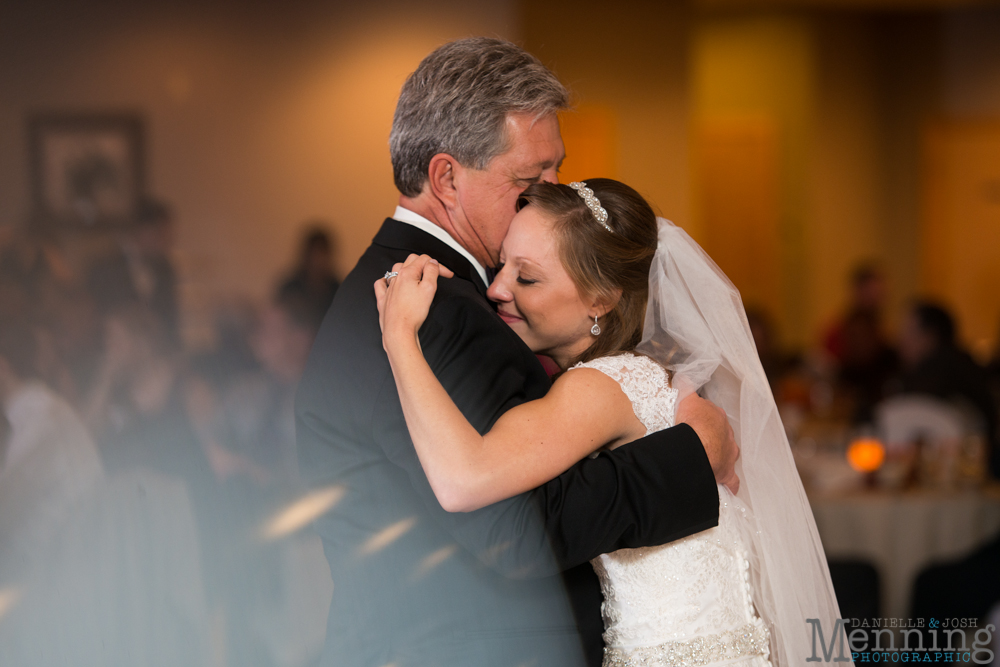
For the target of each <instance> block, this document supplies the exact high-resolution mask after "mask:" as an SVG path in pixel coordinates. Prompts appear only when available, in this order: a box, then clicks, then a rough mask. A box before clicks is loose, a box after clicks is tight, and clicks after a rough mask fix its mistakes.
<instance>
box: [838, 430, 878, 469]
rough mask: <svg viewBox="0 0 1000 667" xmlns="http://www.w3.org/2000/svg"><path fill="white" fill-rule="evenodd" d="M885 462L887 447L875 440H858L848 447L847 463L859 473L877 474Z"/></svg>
mask: <svg viewBox="0 0 1000 667" xmlns="http://www.w3.org/2000/svg"><path fill="white" fill-rule="evenodd" d="M883 461H885V447H883V446H882V443H881V442H879V441H878V440H876V439H874V438H858V439H857V440H855V441H853V442H852V443H851V444H850V445H849V446H848V447H847V462H848V463H849V464H850V465H851V467H852V468H854V469H855V470H857V471H858V472H875V471H876V470H878V469H879V468H880V467H881V466H882V462H883Z"/></svg>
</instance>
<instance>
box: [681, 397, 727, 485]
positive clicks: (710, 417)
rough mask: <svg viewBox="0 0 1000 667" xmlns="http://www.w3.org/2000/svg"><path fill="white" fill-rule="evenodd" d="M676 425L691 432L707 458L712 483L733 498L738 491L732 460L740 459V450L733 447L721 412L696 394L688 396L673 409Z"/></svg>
mask: <svg viewBox="0 0 1000 667" xmlns="http://www.w3.org/2000/svg"><path fill="white" fill-rule="evenodd" d="M677 423H678V424H687V425H688V426H690V427H691V428H693V429H694V432H695V433H697V434H698V437H699V438H701V444H702V446H703V447H704V448H705V453H706V454H708V461H709V463H711V464H712V472H714V473H715V481H717V482H718V483H719V484H722V485H724V486H726V487H727V488H728V489H729V490H730V491H732V492H733V495H736V492H737V491H739V490H740V478H739V477H737V476H736V467H735V466H736V459H738V458H739V457H740V447H739V445H737V444H736V438H735V436H734V435H733V427H732V426H730V425H729V420H728V419H726V413H725V412H723V411H722V408H720V407H718V406H716V405H715V404H714V403H712V402H711V401H706V400H705V399H704V398H702V397H700V396H698V395H697V394H691V395H690V396H688V397H687V398H685V399H684V400H683V401H681V404H680V405H678V406H677Z"/></svg>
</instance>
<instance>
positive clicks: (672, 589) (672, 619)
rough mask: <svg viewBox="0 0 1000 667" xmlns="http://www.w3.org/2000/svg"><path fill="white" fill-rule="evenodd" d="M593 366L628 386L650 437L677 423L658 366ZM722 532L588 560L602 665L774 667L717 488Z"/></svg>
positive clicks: (633, 361)
mask: <svg viewBox="0 0 1000 667" xmlns="http://www.w3.org/2000/svg"><path fill="white" fill-rule="evenodd" d="M580 367H585V368H593V369H595V370H599V371H601V372H602V373H605V374H606V375H608V376H609V377H611V378H612V379H614V380H615V381H617V382H618V383H619V385H621V388H622V391H624V392H625V395H626V396H628V398H629V400H630V401H631V402H632V409H633V410H634V411H635V415H636V417H638V419H639V421H641V422H642V424H643V425H644V426H645V427H646V433H647V435H648V434H649V433H653V432H655V431H659V430H662V429H664V428H667V427H669V426H672V425H673V424H674V418H675V415H676V411H677V390H676V389H673V388H671V387H670V384H669V380H668V377H667V373H666V371H665V370H664V369H663V367H662V366H660V365H659V364H657V363H656V362H655V361H653V360H652V359H649V358H648V357H644V356H641V355H633V354H622V355H617V356H614V357H602V358H600V359H594V360H593V361H589V362H586V363H582V364H577V365H576V366H574V368H580ZM719 498H720V507H719V525H718V526H716V527H715V528H711V529H709V530H705V531H702V532H700V533H697V534H695V535H691V536H689V537H686V538H684V539H681V540H677V541H676V542H671V543H670V544H665V545H662V546H659V547H649V548H641V549H621V550H619V551H615V552H613V553H610V554H603V555H601V556H598V557H597V558H595V559H594V560H592V561H591V564H592V565H593V566H594V570H595V571H596V573H597V576H598V578H599V579H600V582H601V591H602V592H603V594H604V604H603V605H602V606H601V612H602V614H603V616H604V629H605V631H604V645H605V647H606V648H605V655H604V667H639V666H642V667H660V666H662V667H666V666H668V665H669V666H683V667H701V666H702V665H711V664H715V663H722V662H726V663H728V664H740V665H753V666H754V667H769V666H770V663H769V662H768V660H767V656H768V643H769V633H768V631H767V628H766V627H765V626H764V623H763V622H762V621H761V620H760V618H759V617H758V616H757V614H756V612H755V611H754V607H753V602H752V599H751V596H750V581H749V562H748V560H747V548H746V546H745V545H744V543H743V540H742V538H741V537H740V531H739V523H738V522H740V521H744V520H745V518H744V516H743V512H742V510H741V508H740V506H739V504H738V503H737V502H734V500H735V499H734V498H733V496H732V494H730V493H729V491H728V490H727V489H726V488H725V487H721V486H720V487H719Z"/></svg>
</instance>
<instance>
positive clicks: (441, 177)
mask: <svg viewBox="0 0 1000 667" xmlns="http://www.w3.org/2000/svg"><path fill="white" fill-rule="evenodd" d="M460 168H461V165H459V164H458V160H456V159H455V158H453V157H452V156H450V155H448V154H447V153H438V154H437V155H435V156H434V157H432V158H431V163H430V166H429V167H428V169H427V182H428V185H429V186H430V188H431V193H432V194H433V195H434V197H435V198H436V199H437V200H439V201H440V202H441V203H442V204H444V205H445V206H446V207H448V208H454V207H455V206H456V205H457V203H458V190H457V188H456V187H455V176H456V172H457V171H458V169H460Z"/></svg>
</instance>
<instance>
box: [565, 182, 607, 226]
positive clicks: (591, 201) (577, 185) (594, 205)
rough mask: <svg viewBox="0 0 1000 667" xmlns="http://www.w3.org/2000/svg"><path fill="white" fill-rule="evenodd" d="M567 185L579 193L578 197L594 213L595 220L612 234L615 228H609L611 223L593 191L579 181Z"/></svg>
mask: <svg viewBox="0 0 1000 667" xmlns="http://www.w3.org/2000/svg"><path fill="white" fill-rule="evenodd" d="M569 187H571V188H573V189H574V190H576V194H578V195H580V199H582V200H583V203H584V204H586V205H587V208H589V209H590V212H591V213H593V214H594V218H595V219H596V220H597V222H599V223H601V227H604V228H605V229H606V230H608V231H609V232H611V233H612V234H614V233H615V230H613V229H611V225H609V224H608V212H607V211H605V210H604V208H603V207H602V206H601V200H600V199H598V198H597V197H595V196H594V191H593V190H591V189H590V188H588V187H587V184H586V183H581V182H580V181H573V182H572V183H570V184H569Z"/></svg>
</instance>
